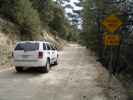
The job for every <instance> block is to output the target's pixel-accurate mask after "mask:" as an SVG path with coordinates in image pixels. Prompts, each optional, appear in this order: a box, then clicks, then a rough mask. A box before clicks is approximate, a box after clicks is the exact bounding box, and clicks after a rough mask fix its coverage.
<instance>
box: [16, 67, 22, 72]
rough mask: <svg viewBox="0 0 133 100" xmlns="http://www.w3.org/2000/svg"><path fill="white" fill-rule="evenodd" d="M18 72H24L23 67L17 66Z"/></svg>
mask: <svg viewBox="0 0 133 100" xmlns="http://www.w3.org/2000/svg"><path fill="white" fill-rule="evenodd" d="M15 69H16V71H17V72H23V67H15Z"/></svg>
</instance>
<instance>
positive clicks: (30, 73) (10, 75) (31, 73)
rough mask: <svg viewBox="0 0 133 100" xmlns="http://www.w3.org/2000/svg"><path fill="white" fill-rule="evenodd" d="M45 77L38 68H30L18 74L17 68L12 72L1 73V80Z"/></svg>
mask: <svg viewBox="0 0 133 100" xmlns="http://www.w3.org/2000/svg"><path fill="white" fill-rule="evenodd" d="M43 74H44V75H45V74H47V73H42V72H41V71H40V70H39V69H37V68H28V69H25V70H24V71H23V72H16V70H15V68H14V69H12V70H8V71H4V72H1V73H0V79H29V78H34V77H38V76H39V75H43Z"/></svg>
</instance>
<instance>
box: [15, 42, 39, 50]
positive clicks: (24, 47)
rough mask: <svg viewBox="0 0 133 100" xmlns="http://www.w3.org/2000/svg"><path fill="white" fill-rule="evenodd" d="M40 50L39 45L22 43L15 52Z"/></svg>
mask: <svg viewBox="0 0 133 100" xmlns="http://www.w3.org/2000/svg"><path fill="white" fill-rule="evenodd" d="M38 49H39V43H20V44H18V45H17V46H16V48H15V50H24V51H35V50H38Z"/></svg>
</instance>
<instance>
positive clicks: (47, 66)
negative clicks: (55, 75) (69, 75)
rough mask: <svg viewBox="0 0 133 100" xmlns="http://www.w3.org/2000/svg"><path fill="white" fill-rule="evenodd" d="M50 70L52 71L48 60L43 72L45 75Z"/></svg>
mask: <svg viewBox="0 0 133 100" xmlns="http://www.w3.org/2000/svg"><path fill="white" fill-rule="evenodd" d="M49 70H50V61H49V60H47V62H46V66H44V67H42V72H43V73H45V72H46V73H48V72H49Z"/></svg>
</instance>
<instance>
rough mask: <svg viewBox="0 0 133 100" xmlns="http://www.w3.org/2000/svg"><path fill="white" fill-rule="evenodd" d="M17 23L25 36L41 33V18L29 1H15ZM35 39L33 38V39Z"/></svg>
mask: <svg viewBox="0 0 133 100" xmlns="http://www.w3.org/2000/svg"><path fill="white" fill-rule="evenodd" d="M14 9H15V13H14V16H15V18H16V22H17V24H18V25H19V28H20V32H21V34H22V37H23V36H25V35H26V36H27V35H31V36H32V34H38V33H39V32H40V18H39V15H38V12H37V10H35V9H34V8H33V7H32V3H31V2H30V1H29V0H15V7H14ZM32 38H33V37H31V39H32Z"/></svg>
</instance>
